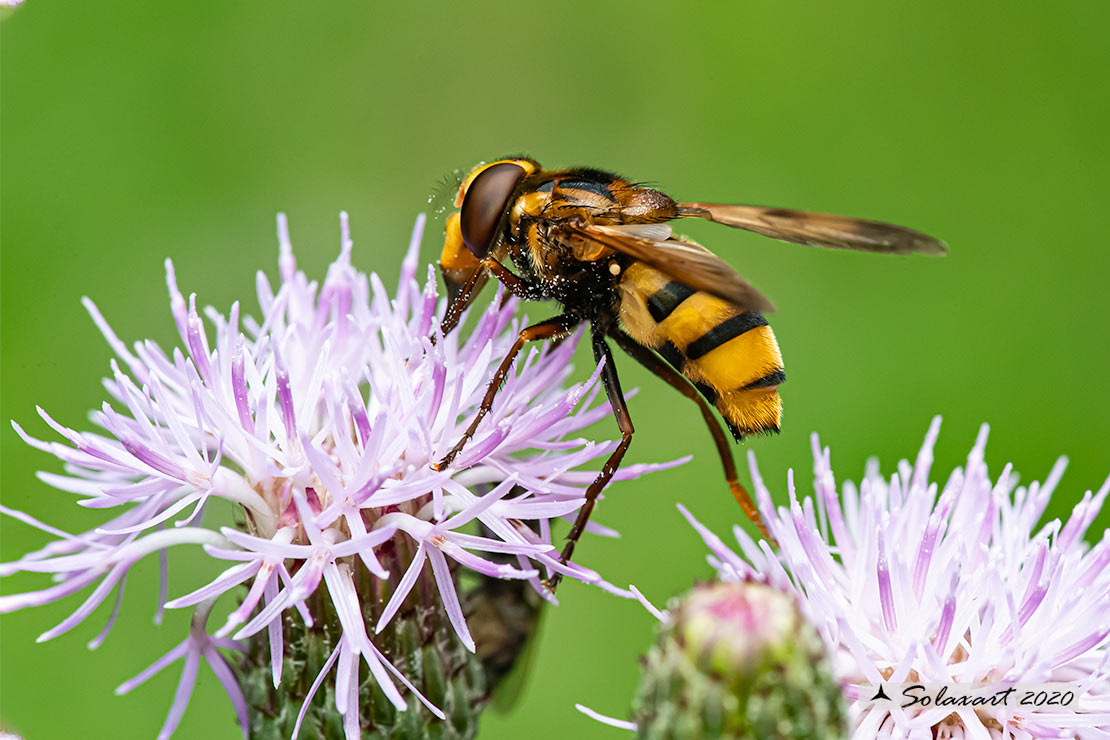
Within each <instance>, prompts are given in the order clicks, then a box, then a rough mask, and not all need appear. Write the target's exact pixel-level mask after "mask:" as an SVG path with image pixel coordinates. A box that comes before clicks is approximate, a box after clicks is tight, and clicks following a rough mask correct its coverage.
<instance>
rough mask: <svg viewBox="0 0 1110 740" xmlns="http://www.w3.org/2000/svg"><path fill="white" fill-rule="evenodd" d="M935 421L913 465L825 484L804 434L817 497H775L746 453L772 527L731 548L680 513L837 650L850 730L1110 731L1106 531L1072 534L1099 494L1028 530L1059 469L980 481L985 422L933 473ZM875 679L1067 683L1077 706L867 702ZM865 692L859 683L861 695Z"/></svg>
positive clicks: (728, 561)
mask: <svg viewBox="0 0 1110 740" xmlns="http://www.w3.org/2000/svg"><path fill="white" fill-rule="evenodd" d="M939 430H940V419H939V417H938V418H936V419H934V420H933V424H932V425H931V427H930V428H929V432H928V434H927V435H926V439H925V444H924V446H923V447H922V448H921V451H920V452H919V453H918V455H917V458H916V460H915V462H913V463H910V462H908V461H905V460H903V461H902V462H900V463H899V464H898V466H897V469H896V470H895V471H894V472H892V473H891V474H890V475H889V476H883V475H882V474H881V473H880V471H879V465H878V463H877V462H875V461H871V462H870V463H869V464H868V466H867V471H866V475H865V477H864V479H863V481H862V482H861V483H860V484H859V485H858V486H857V485H856V484H855V483H853V482H851V481H845V482H844V483H842V484H841V487H840V494H839V495H838V493H837V486H836V480H835V478H834V476H833V471H832V466H831V463H830V453H829V449H828V448H827V447H825V448H822V447H821V445H820V443H819V442H818V440H817V436H816V435H814V437H813V455H814V491H815V492H814V495H812V496H805V497H804V498H801V499H799V498H798V495H797V492H796V491H795V487H794V476H793V471H791V473H790V474H789V476H788V481H787V491H788V494H789V505H788V506H783V507H779V508H775V507H774V506H773V504H772V503H771V496H770V493H769V491H768V490H767V487H766V486H765V485H764V484H763V480H762V478H761V477H760V475H759V471H758V470H757V468H756V466H755V458H754V456H750V462H751V469H752V477H753V479H754V481H755V489H756V494H757V496H756V498H757V501H758V502H759V504H760V510H761V511H762V513H763V516H764V518H765V520H766V521H767V523H768V527H769V529H770V531H771V534H772V535H773V536H774V537H775V538H776V539H777V540H778V543H779V550H777V551H773V550H772V549H771V548H770V547H769V546H768V544H767V543H766V542H760V543H758V544H757V543H756V542H754V541H753V540H752V539H751V538H750V537H749V536H748V535H747V534H746V533H745V532H744V531H743V530H741V529H740V528H739V527H737V528H735V529H734V535H735V537H736V541H737V544H738V545H739V551H740V554H737V553H736V552H734V551H733V550H732V549H730V548H729V547H728V546H727V545H725V544H724V543H723V542H722V541H721V540H720V539H719V538H718V537H717V536H716V535H715V534H713V533H712V532H711V531H710V530H708V529H707V528H706V527H704V526H702V525H701V524H700V523H698V522H697V521H696V520H695V519H694V518H693V516H691V515H690V514H689V512H687V511H686V510H685V509H683V513H684V514H685V515H686V516H687V518H689V519H690V522H691V523H692V524H693V525H694V526H695V527H696V528H697V529H698V531H699V532H700V533H701V535H702V537H703V539H704V540H705V543H706V544H707V545H708V546H709V549H710V551H711V553H712V555H711V556H710V562H711V563H712V564H713V566H714V567H715V568H716V571H717V575H718V577H719V578H720V579H721V580H725V581H744V580H747V579H750V578H765V579H767V580H768V581H769V582H770V583H772V584H775V585H778V586H781V587H783V588H789V589H791V590H792V591H793V592H794V593H795V594H797V596H798V599H799V603H800V604H801V608H802V610H803V612H804V613H805V615H806V616H807V617H808V618H809V619H810V620H811V621H812V622H813V623H814V624H815V625H816V626H817V628H818V630H819V632H820V633H821V635H822V637H823V638H824V639H825V640H826V642H827V643H828V644H829V646H830V647H831V648H832V649H833V650H834V655H835V659H836V664H835V665H836V675H837V678H838V679H840V680H841V681H842V682H844V683H845V685H846V695H847V697H848V698H849V700H850V701H851V702H852V704H851V710H852V714H853V724H854V730H853V734H852V737H853V738H855V739H856V740H872V739H873V738H884V739H885V738H960V739H962V738H968V739H969V740H970V739H972V738H975V739H978V738H982V739H983V740H986V739H987V738H990V739H992V740H1001V739H1002V738H1005V739H1006V740H1009V739H1011V738H1012V739H1013V740H1033V739H1038V740H1039V739H1040V738H1079V739H1081V740H1088V739H1093V738H1100V739H1102V740H1105V738H1107V737H1110V568H1108V567H1107V566H1108V565H1110V530H1107V531H1104V532H1103V533H1102V536H1101V538H1100V539H1099V540H1098V542H1097V544H1095V545H1094V546H1090V545H1088V544H1087V543H1086V542H1085V541H1084V536H1085V535H1086V533H1087V530H1088V528H1089V527H1090V526H1091V524H1092V522H1093V521H1094V519H1095V517H1096V516H1097V514H1098V512H1099V511H1100V509H1101V508H1102V505H1103V503H1104V502H1105V500H1106V497H1107V495H1108V494H1110V480H1107V481H1106V483H1104V484H1103V486H1102V487H1101V488H1100V489H1099V490H1098V492H1097V493H1092V492H1091V491H1088V492H1087V493H1086V494H1085V495H1084V496H1083V498H1082V500H1081V501H1080V502H1079V503H1078V504H1076V506H1075V507H1074V508H1073V509H1072V513H1071V516H1070V517H1069V518H1068V519H1067V521H1066V522H1061V521H1059V520H1052V521H1050V522H1047V523H1046V524H1043V525H1041V526H1038V522H1039V521H1040V519H1041V516H1042V514H1043V513H1044V511H1045V507H1046V506H1047V504H1048V501H1049V498H1050V497H1051V496H1052V494H1053V492H1054V491H1055V489H1056V487H1057V484H1058V483H1059V482H1060V478H1061V476H1062V474H1063V472H1064V466H1065V462H1066V461H1065V460H1064V459H1062V458H1061V460H1060V461H1059V462H1057V464H1056V465H1055V467H1053V469H1052V471H1051V472H1050V473H1049V475H1048V478H1047V479H1046V480H1045V482H1044V483H1043V484H1042V483H1037V482H1034V483H1031V484H1029V485H1028V486H1018V485H1017V476H1016V475H1015V474H1014V472H1013V469H1012V467H1011V466H1010V465H1006V466H1005V467H1004V468H1003V469H1002V471H1001V472H1000V473H999V475H998V476H997V477H996V478H994V479H992V478H991V476H990V475H989V473H988V468H987V464H986V462H985V457H984V452H985V448H986V441H987V432H988V429H987V427H986V425H984V426H983V428H982V429H981V431H980V433H979V436H978V439H977V440H976V442H975V446H974V447H973V448H972V450H971V453H970V454H969V455H968V458H967V464H966V466H964V467H962V468H957V469H956V470H954V471H953V472H952V473H951V474H949V475H948V476H947V478H946V479H945V480H944V482H943V484H941V485H938V483H937V482H931V480H930V474H931V472H932V471H931V468H932V463H933V445H934V443H935V442H936V439H937V435H938V433H939ZM884 682H895V683H906V682H914V683H921V684H945V685H951V686H973V685H978V684H990V685H993V684H1002V685H1013V684H1022V683H1025V684H1030V683H1045V682H1063V683H1069V684H1071V685H1074V686H1075V689H1076V692H1077V693H1078V695H1079V697H1080V698H1079V701H1078V702H1077V703H1076V704H1075V705H1073V706H1071V707H1069V708H1067V709H1062V708H1059V707H1049V706H1035V705H1034V706H1014V704H1012V703H1011V704H1009V705H1005V706H993V705H992V706H979V707H974V708H972V707H955V708H953V706H951V705H943V706H937V705H932V706H925V705H917V706H910V707H907V708H905V709H902V708H900V707H899V706H897V705H895V704H894V703H892V702H886V701H882V702H878V701H875V702H873V701H869V700H871V699H872V698H873V695H872V691H873V688H870V687H874V686H875V685H882V684H883V683H884ZM865 687H868V688H867V689H866V690H865Z"/></svg>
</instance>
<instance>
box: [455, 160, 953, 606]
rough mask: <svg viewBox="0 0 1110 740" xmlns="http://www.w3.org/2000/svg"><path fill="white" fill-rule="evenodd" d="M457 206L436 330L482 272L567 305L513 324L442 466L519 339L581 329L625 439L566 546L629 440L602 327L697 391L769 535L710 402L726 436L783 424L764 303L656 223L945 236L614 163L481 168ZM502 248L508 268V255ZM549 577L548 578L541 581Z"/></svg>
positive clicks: (741, 497)
mask: <svg viewBox="0 0 1110 740" xmlns="http://www.w3.org/2000/svg"><path fill="white" fill-rule="evenodd" d="M455 207H456V208H458V209H459V210H458V211H457V212H455V213H453V214H451V216H449V217H448V220H447V228H446V240H445V243H444V246H443V253H442V255H441V257H440V269H441V271H442V273H443V277H444V281H445V283H446V286H447V295H448V307H447V313H446V315H445V316H444V319H443V324H442V327H443V331H444V332H445V333H446V332H449V331H451V329H453V328H454V327H455V326H456V325H457V324H458V322H459V319H460V316H461V313H462V311H463V310H464V309H465V308H466V307H467V306H468V305H469V304H470V302H471V301H472V300H473V298H474V296H475V295H476V294H477V292H478V290H479V289H480V288H481V286H482V285H484V284H485V282H486V280H487V279H488V277H489V276H490V275H492V276H493V277H494V278H496V279H497V280H498V281H500V282H501V283H502V285H504V286H505V288H506V289H508V290H509V291H510V292H511V293H513V294H514V295H517V296H519V297H520V298H523V299H525V300H530V301H556V302H558V303H560V304H562V307H563V312H562V313H561V314H560V315H558V316H556V317H554V318H551V319H548V320H547V321H541V322H539V323H538V324H533V325H532V326H529V327H527V328H526V329H524V330H523V331H521V332H520V336H519V338H518V339H517V341H516V343H515V344H514V345H513V347H512V349H511V350H510V351H509V354H508V355H507V356H506V357H505V359H504V360H503V361H502V363H501V365H500V367H499V368H498V370H497V372H496V373H495V375H494V377H493V380H492V381H491V382H490V384H489V387H488V389H487V391H486V395H485V398H484V400H483V403H482V405H481V406H480V408H479V410H478V413H477V415H476V416H475V418H474V420H473V422H472V423H471V425H470V427H469V428H468V429H467V431H466V433H465V434H464V435H463V438H462V439H461V440H460V441H459V443H458V444H457V445H455V446H454V447H453V448H452V449H451V450H450V451H449V452H448V453H447V455H446V456H445V457H444V458H443V459H442V460H441V461H440V462H439V463H438V464H437V466H436V467H437V468H439V469H442V468H444V467H446V466H447V465H449V464H450V463H451V461H452V460H453V459H454V457H455V456H456V455H457V454H458V453H459V451H460V450H462V448H463V446H464V445H465V444H466V442H467V440H469V439H470V438H471V436H473V434H474V432H475V430H476V429H477V427H478V424H479V422H480V421H481V420H482V418H483V417H484V416H485V415H486V413H488V412H489V410H490V407H491V405H492V403H493V399H494V397H495V395H496V393H497V389H498V388H499V387H500V386H501V383H502V381H503V380H504V379H505V376H506V374H507V373H508V372H509V369H510V367H511V365H512V362H513V359H514V358H515V357H516V355H517V353H519V352H520V350H521V348H522V347H523V346H524V345H525V344H527V343H528V342H531V341H538V340H543V339H561V338H563V337H565V336H567V335H568V334H570V333H571V332H573V331H574V329H575V328H576V327H577V326H578V325H579V324H581V323H583V322H585V323H588V324H589V326H590V333H591V340H592V345H593V351H594V356H595V359H596V360H597V361H598V362H601V360H602V359H604V360H605V366H604V368H603V369H602V374H601V378H602V382H603V385H604V388H605V392H606V394H607V396H608V399H609V403H610V405H611V406H612V408H613V413H614V415H615V416H616V419H617V424H618V426H619V427H620V432H621V441H620V443H619V444H618V446H617V447H616V449H615V450H614V451H613V452H612V454H611V455H610V457H609V459H608V460H607V461H606V463H605V465H604V466H603V467H602V469H601V471H600V473H599V474H598V476H597V478H596V479H595V480H594V482H593V483H592V484H591V485H590V487H589V488H588V489H587V491H586V502H585V504H584V505H583V506H582V508H581V509H580V510H579V514H578V518H577V519H576V521H575V523H574V526H573V527H572V528H571V531H570V534H569V535H568V538H567V544H566V546H565V548H564V550H563V552H562V559H563V562H566V561H567V560H568V559H569V558H570V556H571V554H572V553H573V551H574V546H575V543H576V542H577V540H578V538H579V537H580V536H581V534H582V531H583V529H584V528H585V526H586V522H587V521H588V519H589V517H590V513H591V512H592V510H593V506H594V502H595V500H596V498H597V496H598V494H599V493H601V491H602V489H604V488H605V486H606V484H607V483H608V482H609V480H610V479H611V478H612V476H613V473H614V472H615V471H616V469H617V466H618V465H620V462H621V458H623V457H624V453H625V451H626V450H627V449H628V445H629V443H630V442H631V440H632V433H633V426H632V419H631V417H630V416H629V414H628V407H627V406H626V405H625V400H624V394H623V393H622V392H621V386H620V380H619V379H618V377H617V371H616V367H615V366H614V364H613V356H612V352H611V350H610V348H609V345H608V343H607V342H606V339H612V340H613V341H614V342H616V343H617V345H618V346H619V347H620V348H621V349H623V350H624V351H625V352H626V353H628V354H629V355H631V356H632V357H633V358H634V359H636V360H637V361H639V362H640V363H641V364H642V365H644V366H645V367H646V368H647V369H648V370H650V371H651V372H653V373H654V374H655V375H657V376H659V377H660V378H662V379H663V380H664V381H666V382H667V383H669V384H670V385H671V386H673V387H674V388H675V389H677V390H678V391H679V392H680V393H682V394H683V395H684V396H686V397H687V398H689V399H691V400H692V401H694V402H695V403H696V404H697V405H698V408H699V409H700V411H701V414H702V417H703V418H704V419H705V421H706V424H708V426H709V431H710V432H711V433H712V435H713V441H714V442H715V443H716V447H717V452H718V454H719V455H720V458H721V463H722V464H723V466H724V472H725V479H726V480H727V482H728V485H729V489H730V490H731V491H732V494H733V496H734V497H735V498H736V500H737V502H738V503H739V504H740V506H741V507H742V508H743V510H744V513H745V514H747V516H748V517H749V518H750V519H751V520H752V521H753V522H755V523H756V524H757V525H758V526H759V528H760V530H761V531H763V533H764V535H766V534H767V532H766V529H765V527H764V526H763V522H762V520H761V519H760V516H759V512H758V510H757V509H756V506H755V504H754V503H753V502H752V499H751V497H750V496H749V494H748V492H747V491H746V490H745V489H744V487H743V486H742V485H741V484H740V482H739V480H738V478H737V474H736V465H735V463H734V462H733V458H732V450H731V447H730V445H729V443H728V440H727V438H726V436H725V433H724V431H723V430H722V429H721V426H720V424H719V423H718V422H717V419H716V417H715V416H714V415H713V412H712V410H711V408H710V406H713V407H716V409H717V411H718V412H720V414H721V416H722V417H723V418H724V420H725V423H726V424H727V426H728V428H729V430H730V431H731V432H732V435H733V437H735V438H736V440H737V441H739V440H741V439H742V438H743V437H745V436H746V435H750V434H758V433H766V432H778V431H779V423H780V419H781V416H782V399H781V398H780V397H779V394H778V390H777V389H778V386H779V384H780V383H782V382H783V381H784V380H785V379H786V376H785V374H784V370H783V364H782V355H781V354H780V353H779V348H778V343H777V342H776V341H775V335H774V333H773V332H772V331H771V327H770V326H768V325H767V320H766V319H765V318H764V317H763V313H764V312H767V311H771V310H773V309H772V306H771V303H770V301H768V300H767V299H766V298H765V297H763V295H762V294H760V292H759V291H758V290H756V289H755V288H754V287H752V286H751V285H750V284H749V283H748V282H747V281H745V280H744V279H743V278H742V277H741V276H740V275H739V273H737V272H736V271H735V270H734V269H732V268H731V267H730V266H729V265H728V264H727V263H725V262H724V261H722V260H721V259H720V258H719V257H717V256H716V255H715V254H713V253H712V252H710V251H709V250H708V249H706V248H704V247H702V246H701V245H699V244H695V243H694V242H691V241H689V240H686V239H682V238H678V237H675V236H674V235H673V234H672V232H671V227H670V225H669V224H668V223H667V222H668V221H672V220H675V219H680V218H700V219H706V220H709V221H713V222H714V223H719V224H724V225H726V226H731V227H734V228H738V229H744V230H746V231H754V232H756V233H757V234H763V235H764V236H769V237H772V238H774V239H780V240H783V241H788V242H794V243H797V244H805V245H808V246H814V247H835V248H841V249H857V250H864V251H868V252H878V253H881V254H908V253H911V252H922V253H926V254H944V253H945V252H946V251H947V250H946V248H945V246H944V244H943V242H941V241H939V240H937V239H934V238H933V237H931V236H928V235H926V234H923V233H921V232H919V231H914V230H913V229H908V228H905V227H902V226H894V225H892V224H887V223H881V222H878V221H868V220H864V219H858V218H848V217H845V216H833V215H829V214H825V213H807V212H804V211H795V210H790V209H785V208H767V207H763V206H745V205H723V204H718V203H693V202H691V203H682V202H676V201H675V200H674V199H673V198H671V197H670V196H668V195H666V194H665V193H662V192H660V191H658V190H654V189H651V188H647V187H642V186H640V185H638V184H636V183H633V182H630V181H628V180H626V179H624V178H622V177H620V176H618V175H615V174H612V173H610V172H603V171H601V170H594V169H588V168H572V169H565V170H544V169H542V168H541V167H540V164H539V163H538V162H536V161H534V160H532V159H527V158H524V157H517V158H511V159H503V160H499V161H497V162H493V163H491V164H482V165H479V166H478V167H476V168H475V169H474V170H473V171H472V172H471V173H470V174H469V175H468V176H467V177H466V179H465V180H464V181H463V182H462V183H461V185H460V186H459V190H458V194H457V196H456V198H455ZM506 257H508V258H509V259H510V260H512V263H513V265H514V266H515V268H516V271H515V272H513V271H511V270H509V268H508V267H506V266H505V263H504V261H505V258H506ZM557 583H558V574H555V576H554V577H553V578H552V579H551V586H552V587H554V586H555V584H557Z"/></svg>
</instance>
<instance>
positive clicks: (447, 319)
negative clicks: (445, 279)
mask: <svg viewBox="0 0 1110 740" xmlns="http://www.w3.org/2000/svg"><path fill="white" fill-rule="evenodd" d="M487 274H489V275H493V276H494V277H495V278H497V280H498V282H500V283H501V284H502V285H504V286H505V287H506V288H507V289H508V291H509V292H510V293H512V294H513V295H515V296H518V297H520V298H523V299H525V300H531V301H534V300H538V299H540V298H541V297H542V296H540V294H539V291H538V287H537V286H536V285H534V284H532V283H528V282H525V281H524V280H522V279H521V278H520V277H518V276H517V275H516V274H514V273H513V271H512V270H510V269H509V268H507V267H505V266H504V265H503V264H501V263H500V262H498V261H497V260H496V259H494V258H493V257H486V258H484V259H483V260H482V261H481V262H479V263H478V267H476V268H475V269H474V272H472V273H470V277H468V278H467V279H466V282H465V283H463V285H462V287H461V288H459V292H458V293H456V294H455V298H454V300H453V301H451V302H450V303H449V304H448V306H447V313H445V314H444V316H443V323H442V324H440V328H441V329H442V330H443V333H444V334H445V335H446V334H448V333H449V332H450V331H451V330H452V329H454V328H455V327H456V326H458V325H459V320H460V319H461V318H462V312H463V311H464V310H466V307H467V306H469V305H470V303H471V301H472V300H474V293H475V288H476V287H477V286H478V284H479V282H480V280H481V278H482V276H484V275H487ZM433 341H434V339H433Z"/></svg>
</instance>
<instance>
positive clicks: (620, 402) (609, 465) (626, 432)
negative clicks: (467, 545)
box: [547, 326, 636, 591]
mask: <svg viewBox="0 0 1110 740" xmlns="http://www.w3.org/2000/svg"><path fill="white" fill-rule="evenodd" d="M590 329H591V339H592V340H593V348H594V359H595V360H597V361H598V362H601V360H602V359H603V358H604V360H605V367H603V368H602V369H601V383H602V386H603V387H604V388H605V395H606V396H607V397H608V398H609V405H610V406H611V407H612V409H613V416H615V417H616V418H617V427H618V428H620V431H621V441H620V442H618V443H617V447H616V449H614V450H613V452H612V453H610V455H609V459H608V460H606V461H605V464H604V465H602V466H601V472H599V473H598V474H597V478H595V479H594V482H593V483H591V484H590V487H589V488H587V489H586V501H585V503H583V504H582V508H581V509H579V510H578V518H577V519H575V520H574V526H573V527H571V529H570V534H568V535H567V543H566V545H564V546H563V552H562V554H561V555H560V556H559V560H560V561H561V562H563V563H566V562H569V561H570V557H571V555H573V554H574V546H575V545H576V544H578V539H579V538H580V537H581V536H582V533H583V532H585V531H586V524H587V523H588V522H589V521H590V514H591V513H592V512H593V510H594V504H595V503H596V502H597V497H598V495H600V494H601V492H602V490H604V488H605V486H607V485H608V484H609V481H610V480H612V479H613V474H614V473H616V472H617V468H618V467H620V464H621V460H622V459H623V458H624V453H625V451H627V450H628V445H629V444H631V443H632V433H633V432H635V431H636V430H635V428H634V427H633V426H632V417H631V416H629V414H628V404H626V403H625V401H624V393H623V392H622V391H621V381H620V378H618V377H617V367H616V365H614V364H613V352H612V350H610V349H609V345H608V344H607V343H606V342H605V336H604V335H603V334H602V333H601V331H600V330H598V328H597V327H596V326H591V327H590ZM561 579H562V574H560V573H554V574H553V575H552V576H551V578H550V579H549V580H548V581H547V586H548V588H550V589H551V590H552V591H554V590H555V588H556V587H557V586H558V585H559V581H560V580H561Z"/></svg>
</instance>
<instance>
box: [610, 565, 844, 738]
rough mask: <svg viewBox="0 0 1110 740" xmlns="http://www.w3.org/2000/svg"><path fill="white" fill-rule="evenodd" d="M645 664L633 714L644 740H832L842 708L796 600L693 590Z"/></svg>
mask: <svg viewBox="0 0 1110 740" xmlns="http://www.w3.org/2000/svg"><path fill="white" fill-rule="evenodd" d="M670 611H671V618H670V619H669V620H668V621H667V622H666V623H665V624H664V626H663V627H662V628H661V630H660V634H659V640H658V643H657V644H656V645H655V646H654V647H653V648H652V649H651V650H650V651H649V652H648V654H647V656H646V658H645V660H644V676H643V679H642V680H641V682H640V687H639V690H638V691H637V695H636V699H635V702H634V704H633V709H632V719H633V720H635V722H636V724H637V726H638V728H639V734H640V737H641V738H644V739H645V740H672V739H673V740H688V739H690V740H692V739H693V738H736V739H737V740H740V739H741V738H743V739H745V740H746V739H751V740H803V739H807V740H835V739H836V738H843V737H847V709H846V707H845V703H844V698H843V695H842V692H841V688H840V685H839V684H838V683H837V682H836V681H835V680H834V678H833V674H832V667H831V664H830V660H829V656H828V652H827V650H826V648H825V645H824V643H823V642H822V641H821V638H820V636H819V635H818V634H817V631H816V630H815V629H814V628H813V626H812V625H811V624H809V623H808V622H807V621H806V620H805V618H804V617H803V616H802V614H801V613H800V612H799V611H798V607H797V604H796V603H795V601H794V598H793V597H792V596H790V595H788V594H785V593H783V592H782V591H780V590H778V589H775V588H773V587H771V586H768V585H765V584H762V583H756V582H746V583H712V584H705V585H701V586H697V587H696V588H694V589H693V590H692V591H691V592H690V593H689V594H687V595H686V596H685V597H684V598H683V599H681V600H680V601H678V602H677V603H676V604H672V605H671V609H670Z"/></svg>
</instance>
